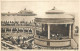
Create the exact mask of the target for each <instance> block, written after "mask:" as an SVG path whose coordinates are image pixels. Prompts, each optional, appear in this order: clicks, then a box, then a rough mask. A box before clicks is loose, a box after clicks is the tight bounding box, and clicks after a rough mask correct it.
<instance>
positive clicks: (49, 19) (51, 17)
mask: <svg viewBox="0 0 80 51" xmlns="http://www.w3.org/2000/svg"><path fill="white" fill-rule="evenodd" d="M73 21H74V17H73V16H72V15H70V14H65V13H64V12H63V11H60V10H56V9H55V7H54V8H53V9H52V10H49V11H47V12H46V13H45V14H44V15H41V16H37V17H36V18H35V22H44V23H66V22H67V23H68V22H73Z"/></svg>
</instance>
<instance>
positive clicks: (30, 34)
mask: <svg viewBox="0 0 80 51" xmlns="http://www.w3.org/2000/svg"><path fill="white" fill-rule="evenodd" d="M1 19H2V20H1V37H2V42H1V43H2V45H3V46H2V47H3V48H5V47H7V46H10V47H9V48H12V49H13V47H14V45H15V44H17V46H16V48H19V49H28V48H31V49H36V48H37V49H39V48H40V49H48V48H49V49H51V48H52V49H54V48H60V49H77V48H78V43H77V41H78V40H76V39H77V38H75V36H74V35H75V26H74V23H75V18H74V17H73V16H72V15H70V14H66V13H65V12H63V11H61V10H56V9H55V7H54V8H53V9H51V10H49V11H47V12H45V14H44V15H42V16H40V17H38V16H36V14H34V13H33V11H30V10H26V8H25V9H24V10H21V11H19V12H18V13H10V12H8V13H2V14H1ZM76 28H77V29H78V27H76ZM76 32H77V33H78V30H77V31H76ZM76 37H78V35H77V36H76ZM4 39H5V40H6V41H5V40H4ZM17 39H18V40H19V39H20V41H21V42H17ZM75 40H76V41H75ZM7 41H9V42H8V43H10V45H9V44H7ZM10 41H11V42H12V43H11V42H10ZM13 42H15V43H13ZM26 42H27V43H28V42H29V43H28V45H29V46H28V45H27V44H26ZM30 43H31V44H30ZM4 44H5V45H4ZM12 44H13V45H12ZM6 45H7V46H6ZM14 48H15V47H14ZM5 49H6V48H5Z"/></svg>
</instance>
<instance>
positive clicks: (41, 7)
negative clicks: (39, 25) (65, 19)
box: [1, 0, 79, 21]
mask: <svg viewBox="0 0 80 51" xmlns="http://www.w3.org/2000/svg"><path fill="white" fill-rule="evenodd" d="M54 6H55V7H56V9H58V10H62V11H64V12H67V13H69V12H70V13H75V14H76V17H77V18H76V19H78V16H77V14H78V11H79V2H78V0H44V1H43V0H32V1H31V0H21V1H20V0H2V2H1V12H19V11H20V10H23V9H24V8H26V9H27V10H32V11H33V12H34V13H36V14H37V15H42V14H44V13H45V12H46V11H48V10H51V9H52V8H53V7H54ZM76 21H77V20H76Z"/></svg>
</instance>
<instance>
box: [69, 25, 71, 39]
mask: <svg viewBox="0 0 80 51" xmlns="http://www.w3.org/2000/svg"><path fill="white" fill-rule="evenodd" d="M69 38H71V24H70V25H69Z"/></svg>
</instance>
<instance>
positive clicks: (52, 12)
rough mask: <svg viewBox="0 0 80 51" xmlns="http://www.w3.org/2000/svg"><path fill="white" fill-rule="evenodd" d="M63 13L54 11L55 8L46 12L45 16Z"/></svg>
mask: <svg viewBox="0 0 80 51" xmlns="http://www.w3.org/2000/svg"><path fill="white" fill-rule="evenodd" d="M63 13H64V12H63V11H61V10H56V9H55V7H54V8H53V9H51V10H49V11H47V12H46V14H63Z"/></svg>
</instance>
